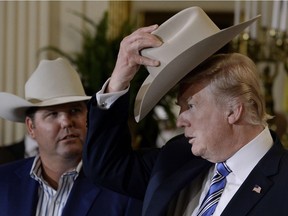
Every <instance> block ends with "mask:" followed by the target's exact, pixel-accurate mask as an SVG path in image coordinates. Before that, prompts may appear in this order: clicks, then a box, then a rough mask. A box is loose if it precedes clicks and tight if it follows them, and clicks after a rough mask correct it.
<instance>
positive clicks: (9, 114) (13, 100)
mask: <svg viewBox="0 0 288 216" xmlns="http://www.w3.org/2000/svg"><path fill="white" fill-rule="evenodd" d="M90 98H91V96H65V97H60V98H52V99H50V100H45V101H40V102H35V103H31V102H29V101H26V100H24V99H23V98H21V97H18V96H16V95H13V94H10V93H6V92H1V93H0V101H3V103H2V104H1V107H0V116H1V117H3V118H4V119H7V120H10V121H13V122H22V123H23V122H25V117H26V111H27V110H28V109H29V108H31V107H46V106H54V105H60V104H65V103H71V102H78V101H86V100H89V99H90Z"/></svg>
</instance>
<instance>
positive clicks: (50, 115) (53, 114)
mask: <svg viewBox="0 0 288 216" xmlns="http://www.w3.org/2000/svg"><path fill="white" fill-rule="evenodd" d="M57 115H58V112H55V111H53V112H48V113H47V114H46V117H48V118H55V117H57Z"/></svg>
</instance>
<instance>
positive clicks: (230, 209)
mask: <svg viewBox="0 0 288 216" xmlns="http://www.w3.org/2000/svg"><path fill="white" fill-rule="evenodd" d="M283 154H284V150H283V148H282V146H281V143H280V142H279V141H278V140H277V141H276V143H274V145H273V146H272V147H271V149H270V150H269V151H268V152H267V154H266V155H265V156H264V157H263V158H262V159H261V160H260V161H259V163H258V164H257V165H256V167H255V168H254V169H253V170H252V172H251V173H250V174H249V176H248V177H247V179H246V180H245V181H244V183H243V184H242V186H241V187H240V188H239V190H238V191H237V192H236V194H235V195H234V196H233V198H232V200H231V201H230V202H229V204H228V205H227V207H226V208H225V209H224V211H223V213H222V214H221V216H230V215H233V216H244V215H248V214H249V212H250V211H251V209H252V208H253V207H254V206H255V205H256V204H257V203H258V202H259V201H260V200H261V199H262V198H263V196H264V195H265V194H266V193H267V192H268V191H269V189H270V188H271V187H272V186H273V179H272V178H273V176H274V175H276V174H277V173H278V172H279V163H280V160H281V156H282V155H283Z"/></svg>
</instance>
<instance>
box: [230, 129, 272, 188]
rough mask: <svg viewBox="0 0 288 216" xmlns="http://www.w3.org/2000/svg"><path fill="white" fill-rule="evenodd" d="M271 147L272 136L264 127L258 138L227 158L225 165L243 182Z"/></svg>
mask: <svg viewBox="0 0 288 216" xmlns="http://www.w3.org/2000/svg"><path fill="white" fill-rule="evenodd" d="M272 145H273V139H272V136H271V134H270V131H269V129H268V127H265V129H264V130H263V131H262V132H261V133H260V134H259V135H258V136H256V137H255V138H254V139H253V140H251V141H250V142H249V143H248V144H246V145H245V146H243V147H242V148H241V149H240V150H239V151H237V152H236V153H235V154H234V155H233V156H232V157H231V158H229V159H228V160H227V165H228V166H229V168H230V169H231V170H232V172H233V173H234V174H235V176H237V177H238V178H239V179H240V181H242V182H243V181H244V180H245V179H246V178H247V176H248V175H249V173H250V172H251V171H252V169H253V168H254V167H255V166H256V164H257V163H258V162H259V161H260V160H261V158H262V157H263V156H264V155H265V154H266V153H267V152H268V151H269V149H270V148H271V147H272ZM243 158H245V160H243ZM243 167H245V169H243Z"/></svg>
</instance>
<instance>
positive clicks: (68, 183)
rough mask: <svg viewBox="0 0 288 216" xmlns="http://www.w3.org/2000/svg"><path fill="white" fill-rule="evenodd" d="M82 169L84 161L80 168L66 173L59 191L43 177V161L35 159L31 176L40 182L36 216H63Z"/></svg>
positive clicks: (61, 179)
mask: <svg viewBox="0 0 288 216" xmlns="http://www.w3.org/2000/svg"><path fill="white" fill-rule="evenodd" d="M81 168H82V161H81V162H80V163H79V164H78V166H77V167H76V168H75V169H73V170H71V171H68V172H65V173H64V174H63V175H62V176H61V178H60V180H59V183H58V189H57V190H55V189H54V188H52V187H51V186H50V185H49V184H48V183H47V182H46V181H45V180H44V179H43V176H42V168H41V160H40V158H39V156H36V157H35V160H34V163H33V165H32V168H31V171H30V176H31V177H32V178H33V179H35V180H36V181H38V183H39V188H38V197H39V198H38V203H37V210H36V215H38V216H61V215H62V212H63V209H64V207H65V205H66V202H67V200H68V198H69V194H70V192H71V189H72V187H73V185H74V182H75V180H76V178H77V177H78V175H79V172H80V170H81Z"/></svg>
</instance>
